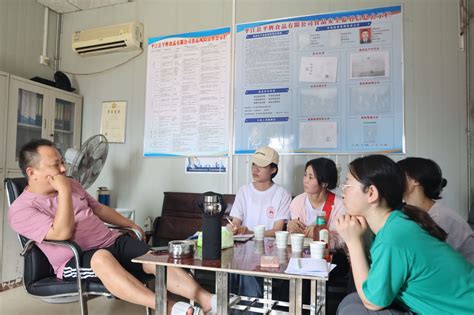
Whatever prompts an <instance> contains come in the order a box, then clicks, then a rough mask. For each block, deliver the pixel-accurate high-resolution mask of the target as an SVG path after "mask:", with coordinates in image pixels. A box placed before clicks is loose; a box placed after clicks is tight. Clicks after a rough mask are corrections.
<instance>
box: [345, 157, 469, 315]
mask: <svg viewBox="0 0 474 315" xmlns="http://www.w3.org/2000/svg"><path fill="white" fill-rule="evenodd" d="M404 186H405V178H404V176H403V173H402V172H401V170H400V168H399V167H398V166H397V164H396V163H395V162H394V161H392V160H391V159H390V158H388V157H386V156H383V155H371V156H367V157H363V158H358V159H356V160H354V161H352V162H351V163H350V165H349V172H348V175H347V179H346V185H345V186H344V190H343V198H344V205H345V206H346V209H347V214H346V215H342V216H341V217H339V218H338V220H337V223H336V228H337V231H338V232H339V234H340V236H341V237H342V238H343V239H344V241H345V242H346V245H347V247H348V250H349V255H350V258H351V265H352V273H353V276H354V282H355V285H356V289H357V293H353V294H350V295H348V296H346V297H345V298H344V300H343V301H342V302H341V304H340V305H339V308H338V314H351V315H354V314H355V315H357V314H412V312H414V313H420V314H473V313H474V303H472V301H474V268H473V266H472V265H471V264H470V263H469V262H468V261H466V260H465V259H464V258H463V257H462V256H461V255H460V254H459V253H458V252H456V251H455V250H454V249H453V248H452V247H451V246H449V245H448V244H446V243H445V242H444V240H445V238H446V233H445V232H444V231H443V230H442V229H441V228H439V227H438V226H437V225H436V223H435V222H434V221H433V220H432V219H431V217H430V216H429V215H428V214H427V213H426V212H424V211H422V210H419V209H417V208H415V207H412V206H407V205H404V204H403V202H402V199H403V192H404V188H405V187H404ZM367 229H370V230H372V232H373V233H374V234H375V239H374V241H373V243H372V245H371V248H370V258H371V263H370V264H369V260H368V258H367V256H366V255H365V253H364V242H363V238H362V235H363V234H364V232H365V231H366V230H367Z"/></svg>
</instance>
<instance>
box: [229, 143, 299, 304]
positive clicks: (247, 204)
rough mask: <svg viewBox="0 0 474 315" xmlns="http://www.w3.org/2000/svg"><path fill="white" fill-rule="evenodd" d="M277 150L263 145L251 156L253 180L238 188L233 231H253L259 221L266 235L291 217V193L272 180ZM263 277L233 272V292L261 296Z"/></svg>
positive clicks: (232, 225) (277, 159) (231, 277)
mask: <svg viewBox="0 0 474 315" xmlns="http://www.w3.org/2000/svg"><path fill="white" fill-rule="evenodd" d="M278 162H279V156H278V153H277V152H276V151H275V150H273V149H272V148H270V147H262V148H259V149H257V151H255V154H254V155H253V156H252V177H253V182H252V183H250V184H247V185H245V186H243V187H241V188H240V189H239V191H238V192H237V195H236V197H235V201H234V204H233V206H232V210H231V212H230V215H231V216H232V217H233V219H232V224H231V225H230V224H229V226H228V227H229V228H231V229H232V230H233V232H234V234H247V233H253V229H254V227H255V226H257V225H265V236H275V231H281V230H283V227H284V224H285V221H286V220H288V219H289V218H290V210H289V209H290V202H291V194H290V193H289V192H288V191H286V190H285V189H284V188H283V187H281V186H280V185H278V184H275V183H274V182H273V178H274V177H275V176H276V175H277V173H278ZM262 283H263V281H262V278H257V277H253V276H239V275H231V276H230V286H231V292H232V293H236V294H238V295H245V296H252V297H262V296H263V292H262V291H263V290H262Z"/></svg>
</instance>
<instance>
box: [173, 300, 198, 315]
mask: <svg viewBox="0 0 474 315" xmlns="http://www.w3.org/2000/svg"><path fill="white" fill-rule="evenodd" d="M189 309H192V310H193V313H192V314H193V315H203V314H204V313H203V312H202V310H201V308H200V307H199V306H193V305H191V304H189V303H186V302H176V303H175V304H174V305H173V307H172V308H171V315H187V314H188V313H187V312H188V310H189Z"/></svg>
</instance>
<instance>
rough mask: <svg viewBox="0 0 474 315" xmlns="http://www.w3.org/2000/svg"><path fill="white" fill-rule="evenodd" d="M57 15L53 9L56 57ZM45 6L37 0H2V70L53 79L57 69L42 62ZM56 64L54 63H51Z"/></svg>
mask: <svg viewBox="0 0 474 315" xmlns="http://www.w3.org/2000/svg"><path fill="white" fill-rule="evenodd" d="M56 19H57V14H55V13H54V12H52V11H50V14H49V32H48V56H49V57H50V58H51V60H53V59H54V49H55V39H56ZM43 22H44V7H43V6H41V5H39V4H38V3H37V2H36V1H35V0H1V1H0V71H5V72H9V73H11V74H15V75H18V76H21V77H24V78H31V77H35V76H39V77H42V78H45V79H49V80H53V73H54V71H53V70H52V69H50V68H48V67H46V66H43V65H41V64H40V63H39V60H40V55H41V53H42V51H43V25H44V23H43ZM50 65H51V66H54V63H53V62H51V63H50Z"/></svg>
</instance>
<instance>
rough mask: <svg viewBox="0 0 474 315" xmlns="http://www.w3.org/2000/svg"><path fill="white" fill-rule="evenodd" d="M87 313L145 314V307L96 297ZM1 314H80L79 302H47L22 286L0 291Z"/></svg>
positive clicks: (90, 303) (94, 314) (91, 301)
mask: <svg viewBox="0 0 474 315" xmlns="http://www.w3.org/2000/svg"><path fill="white" fill-rule="evenodd" d="M87 305H88V308H89V315H96V314H97V315H99V314H100V315H135V314H137V315H145V307H143V306H138V305H134V304H130V303H127V302H124V301H120V300H116V299H107V298H105V297H98V298H95V299H92V300H90V301H89V302H88V303H87ZM0 314H2V315H32V314H33V315H66V314H74V315H76V314H80V307H79V303H77V302H76V303H68V304H49V303H45V302H43V301H41V300H39V299H36V298H34V297H32V296H30V295H28V294H27V293H26V292H25V290H24V288H23V287H18V288H15V289H10V290H6V291H3V292H0Z"/></svg>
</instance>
